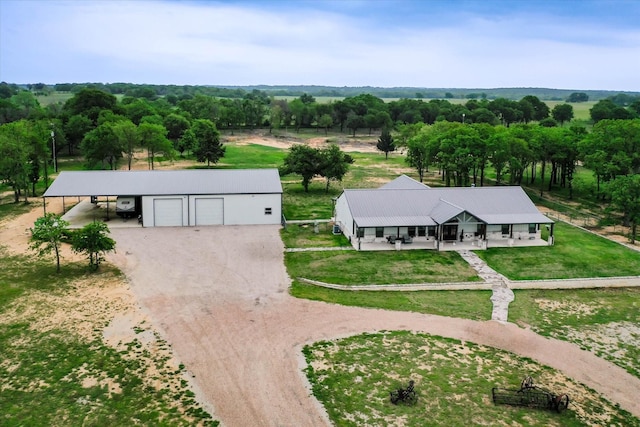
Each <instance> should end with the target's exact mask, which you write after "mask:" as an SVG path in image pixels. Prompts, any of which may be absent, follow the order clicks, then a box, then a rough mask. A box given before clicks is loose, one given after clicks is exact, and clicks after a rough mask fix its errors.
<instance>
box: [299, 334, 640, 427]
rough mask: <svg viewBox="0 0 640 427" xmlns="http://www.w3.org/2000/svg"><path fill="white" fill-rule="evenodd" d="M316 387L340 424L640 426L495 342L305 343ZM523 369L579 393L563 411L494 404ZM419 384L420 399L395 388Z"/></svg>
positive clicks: (374, 338) (363, 339) (406, 338)
mask: <svg viewBox="0 0 640 427" xmlns="http://www.w3.org/2000/svg"><path fill="white" fill-rule="evenodd" d="M304 354H305V357H306V359H307V363H308V365H309V367H308V368H307V370H306V373H307V377H308V378H309V381H310V383H311V385H312V389H313V394H314V395H315V396H316V397H317V398H318V400H320V402H321V403H322V404H323V405H324V407H325V408H326V409H327V412H328V414H329V417H330V419H331V421H332V422H333V424H334V425H336V426H345V427H346V426H354V427H355V426H361V425H402V426H424V425H434V426H435V425H447V426H464V425H509V426H565V427H566V426H586V425H590V426H598V425H603V423H605V424H606V425H608V426H625V427H632V426H640V420H638V418H635V417H633V416H632V415H630V414H628V413H626V412H625V411H623V410H620V409H619V408H617V407H615V406H614V405H612V404H611V403H610V402H607V401H606V400H604V399H602V398H601V397H600V396H599V395H598V394H597V393H595V392H594V391H592V390H590V389H588V388H586V387H584V386H582V385H580V384H577V383H575V382H573V381H571V380H570V379H569V378H566V377H564V376H563V375H562V374H561V373H560V372H558V371H555V370H552V369H550V368H548V367H545V366H541V365H539V364H537V363H535V362H534V361H532V360H529V359H526V358H522V357H519V356H516V355H514V354H512V353H508V352H505V351H500V350H496V349H493V348H489V347H484V346H479V345H474V344H471V343H467V342H460V341H457V340H453V339H446V338H441V337H437V336H430V335H423V334H412V333H408V332H386V333H380V334H363V335H359V336H353V337H349V338H344V339H339V340H335V341H322V342H317V343H314V344H312V345H308V346H306V347H305V348H304ZM524 375H531V376H532V377H533V378H534V380H535V383H536V384H540V385H544V386H545V387H546V388H548V389H550V390H554V391H557V392H559V393H566V394H568V395H569V396H571V397H573V398H574V401H572V402H571V403H570V405H569V409H568V410H567V411H565V412H563V413H561V414H558V413H555V412H551V411H547V410H535V409H530V408H518V407H510V406H503V405H494V404H493V403H492V402H491V388H492V387H496V386H499V387H504V388H516V389H517V388H519V384H520V381H521V380H522V377H523V376H524ZM409 379H413V380H414V381H415V383H416V385H415V389H416V391H417V394H418V401H417V403H416V404H415V405H414V406H408V405H402V404H401V405H397V406H396V405H393V404H391V403H390V400H389V392H390V391H392V390H394V389H396V388H398V387H406V384H407V382H408V381H409Z"/></svg>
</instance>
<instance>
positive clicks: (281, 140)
mask: <svg viewBox="0 0 640 427" xmlns="http://www.w3.org/2000/svg"><path fill="white" fill-rule="evenodd" d="M376 141H377V137H374V136H371V137H364V138H363V137H359V138H358V139H354V138H351V137H349V136H346V135H339V136H336V135H329V136H318V137H314V138H299V137H296V136H295V135H292V134H285V135H281V136H276V135H274V134H269V133H267V132H261V131H256V132H253V133H250V134H239V135H235V136H231V135H227V136H225V137H224V142H226V143H231V144H235V145H249V144H256V145H264V146H267V147H274V148H282V149H288V148H290V147H291V146H293V145H295V144H306V145H309V146H311V147H314V148H326V147H327V146H329V145H330V144H336V145H338V146H339V147H340V149H341V150H342V151H345V152H360V153H376V152H377V153H379V151H378V149H377V148H376Z"/></svg>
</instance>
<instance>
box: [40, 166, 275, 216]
mask: <svg viewBox="0 0 640 427" xmlns="http://www.w3.org/2000/svg"><path fill="white" fill-rule="evenodd" d="M105 196H106V197H119V198H126V199H128V200H133V201H135V202H134V203H135V204H136V212H140V220H141V223H142V225H143V226H144V227H163V226H204V225H232V224H235V225H238V224H280V222H281V217H282V184H281V183H280V176H279V174H278V170H277V169H188V170H171V171H168V170H163V171H78V172H61V173H60V175H59V176H58V177H57V178H56V180H55V181H54V182H53V183H52V184H51V186H50V187H49V188H48V189H47V191H46V192H45V193H44V195H43V197H44V198H45V201H46V199H47V198H48V197H91V198H92V199H93V200H95V199H97V198H98V197H105ZM45 205H46V204H45Z"/></svg>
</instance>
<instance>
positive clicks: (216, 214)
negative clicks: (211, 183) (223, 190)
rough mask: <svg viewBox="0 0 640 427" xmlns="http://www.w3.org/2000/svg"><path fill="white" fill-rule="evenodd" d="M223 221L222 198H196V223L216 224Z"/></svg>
mask: <svg viewBox="0 0 640 427" xmlns="http://www.w3.org/2000/svg"><path fill="white" fill-rule="evenodd" d="M223 223H224V200H223V199H209V198H203V197H199V198H196V224H195V225H218V224H223Z"/></svg>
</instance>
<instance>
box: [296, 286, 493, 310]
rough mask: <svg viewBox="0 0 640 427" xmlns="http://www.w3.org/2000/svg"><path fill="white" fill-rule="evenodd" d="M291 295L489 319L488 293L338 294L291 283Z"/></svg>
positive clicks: (345, 292) (325, 289) (490, 306)
mask: <svg viewBox="0 0 640 427" xmlns="http://www.w3.org/2000/svg"><path fill="white" fill-rule="evenodd" d="M290 293H291V295H293V296H294V297H297V298H304V299H309V300H313V301H322V302H328V303H332V304H342V305H346V306H352V307H366V308H381V309H384V310H396V311H413V312H416V313H426V314H437V315H440V316H450V317H460V318H463V319H472V320H489V319H491V310H492V305H491V301H490V300H489V298H490V297H491V291H411V292H394V291H339V290H336V289H328V288H323V287H320V286H315V285H308V284H306V283H300V282H298V281H296V280H294V281H293V283H292V285H291V289H290Z"/></svg>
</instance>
